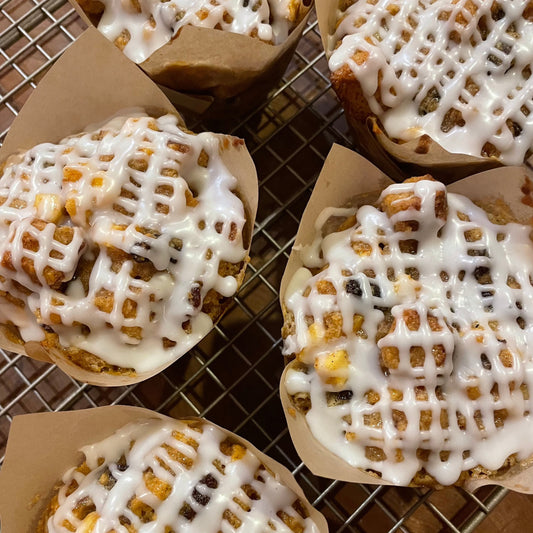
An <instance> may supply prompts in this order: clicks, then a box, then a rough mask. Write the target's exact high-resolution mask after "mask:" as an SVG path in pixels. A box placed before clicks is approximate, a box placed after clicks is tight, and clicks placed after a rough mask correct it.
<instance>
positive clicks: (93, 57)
mask: <svg viewBox="0 0 533 533" xmlns="http://www.w3.org/2000/svg"><path fill="white" fill-rule="evenodd" d="M131 110H137V111H138V110H144V111H145V112H146V113H147V114H149V115H152V116H155V117H158V116H161V115H163V114H166V113H172V114H174V115H177V116H178V117H179V119H180V122H181V123H182V124H184V123H183V120H182V118H181V117H180V115H179V113H178V112H177V111H176V109H175V108H174V106H173V105H172V104H171V103H170V101H169V100H168V98H167V97H166V96H165V95H164V94H163V93H162V91H161V90H160V89H159V88H158V87H157V85H156V84H155V83H154V82H153V81H151V80H150V79H149V78H148V77H147V76H146V75H145V74H144V73H143V72H142V71H141V70H140V69H139V68H137V66H136V65H135V64H133V63H132V62H131V61H130V60H129V59H127V58H126V57H125V56H124V55H123V54H122V53H121V52H120V51H119V50H118V48H116V47H115V46H114V45H113V44H112V43H110V42H109V41H107V39H105V38H104V37H103V36H102V35H101V34H100V33H99V32H98V31H97V30H96V29H95V28H89V29H87V30H86V31H85V32H84V34H83V35H81V36H80V38H79V39H78V40H77V41H76V42H75V43H73V44H72V45H71V46H70V47H69V48H68V49H67V50H66V52H65V53H64V54H63V55H62V56H61V58H60V59H59V60H58V61H57V62H56V63H55V65H54V66H53V67H52V68H51V69H50V71H49V72H48V73H47V74H46V76H45V77H44V78H43V80H42V81H41V82H40V83H39V85H38V87H37V89H35V91H34V92H33V93H32V95H31V96H30V98H29V99H28V101H27V103H26V104H25V105H24V107H23V108H22V110H21V111H20V113H19V115H18V116H17V118H16V119H15V121H14V122H13V124H12V125H11V128H10V130H9V133H8V135H7V137H6V139H5V142H4V144H3V145H2V147H1V148H0V162H2V161H4V160H5V159H6V158H7V157H8V156H9V155H10V154H12V153H15V152H17V151H19V150H27V149H29V148H31V147H32V146H35V145H37V144H39V143H42V142H52V143H54V142H58V141H60V140H61V139H63V138H64V137H66V136H68V135H72V134H75V133H79V132H82V131H84V130H85V128H86V127H87V126H88V125H89V124H97V123H104V122H105V121H106V120H107V119H109V118H111V117H112V116H113V115H117V114H121V112H122V114H124V113H127V111H131ZM223 138H226V139H229V140H232V139H235V142H227V143H224V150H223V151H222V154H221V155H222V159H223V161H224V163H225V164H226V166H227V167H228V169H229V171H230V172H231V173H232V174H233V175H234V176H235V177H236V179H237V182H238V187H237V189H238V191H239V194H240V198H241V200H242V202H243V204H244V208H245V213H246V220H247V222H246V226H245V228H244V235H243V237H244V246H245V248H246V250H247V253H249V251H250V245H251V238H252V231H253V226H254V220H255V215H256V211H257V202H258V185H257V173H256V170H255V166H254V163H253V161H252V158H251V157H250V154H249V153H248V150H247V149H246V147H245V146H244V143H243V142H241V141H240V140H237V139H236V138H234V137H224V136H221V139H223ZM243 276H244V268H243V270H242V272H241V274H240V277H241V281H242V277H243ZM176 327H180V326H179V325H177V326H176ZM0 347H2V348H5V349H7V350H10V351H13V352H15V353H20V354H24V355H29V356H30V357H32V358H34V359H38V360H41V361H51V362H54V363H56V364H57V365H58V366H59V367H60V368H61V369H62V370H63V371H64V372H65V373H67V374H69V375H70V376H72V377H73V378H75V379H78V380H80V381H84V382H87V383H91V384H94V385H101V386H121V385H128V384H131V383H136V382H139V381H142V380H145V379H148V378H150V377H152V376H154V375H155V374H157V373H158V372H161V371H162V370H163V369H164V368H166V367H167V366H169V365H170V364H172V363H173V362H174V361H175V360H177V359H178V358H179V357H181V356H182V355H185V354H182V355H180V356H179V357H176V358H175V359H174V360H171V361H168V362H166V363H165V364H163V365H161V366H160V367H158V368H154V369H153V370H151V371H149V372H143V373H138V374H136V375H112V374H104V373H102V374H99V373H94V372H90V371H88V370H84V369H83V368H81V367H79V366H77V365H75V364H73V363H72V362H70V361H69V360H67V359H66V358H65V357H64V356H63V355H62V354H61V353H60V352H59V351H57V352H56V351H55V350H45V349H44V348H43V347H42V346H41V345H40V344H39V343H38V342H29V343H27V344H26V345H24V343H21V341H20V337H17V335H16V330H14V328H13V327H6V325H4V326H3V327H2V328H0ZM146 356H147V357H149V356H150V354H149V353H147V354H146Z"/></svg>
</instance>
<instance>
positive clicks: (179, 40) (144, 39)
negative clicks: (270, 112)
mask: <svg viewBox="0 0 533 533" xmlns="http://www.w3.org/2000/svg"><path fill="white" fill-rule="evenodd" d="M305 1H306V0H253V1H250V2H248V0H246V1H245V2H228V1H222V2H218V1H209V0H195V1H193V2H183V1H182V0H170V1H168V2H160V1H152V0H142V1H138V0H132V1H129V0H128V1H126V2H122V1H120V0H103V1H100V0H71V2H72V3H73V5H74V7H75V8H76V9H77V10H78V12H80V14H81V15H82V16H83V17H84V18H85V19H87V20H88V21H89V22H91V23H92V24H93V25H94V26H96V27H97V28H98V30H99V31H100V32H101V33H102V34H103V35H104V36H105V37H106V38H107V39H109V40H110V41H111V42H113V43H114V44H115V45H116V46H117V47H118V48H120V49H121V50H122V51H123V52H124V54H125V55H126V56H127V57H129V58H130V59H131V60H132V61H134V62H135V63H138V64H139V65H140V66H141V68H142V69H143V70H144V71H145V72H146V73H147V74H148V76H150V78H151V79H152V80H154V81H155V82H157V83H159V84H161V85H163V86H165V87H167V88H169V89H172V90H174V91H179V92H180V93H183V92H185V93H186V94H187V95H188V96H189V97H193V100H192V101H191V99H190V98H185V97H184V96H183V94H174V93H171V96H172V98H173V101H174V103H175V104H176V106H178V107H180V108H182V109H186V110H191V111H192V112H193V113H204V111H201V110H202V109H203V110H205V108H206V107H208V108H209V112H208V113H205V115H206V116H207V117H208V118H210V119H214V118H228V117H233V116H235V114H238V115H242V114H244V113H247V112H250V111H252V110H253V109H256V108H257V105H258V102H260V101H261V100H262V99H264V98H265V97H266V95H267V93H268V91H269V90H270V89H271V88H272V87H273V86H274V85H275V84H276V83H277V81H278V80H279V79H280V78H281V76H282V75H283V72H284V71H285V69H286V68H287V65H288V64H289V61H290V59H291V57H292V55H293V52H294V49H295V48H296V45H297V43H298V40H299V38H300V35H301V33H302V31H303V29H304V25H305V24H303V23H302V24H300V22H302V21H303V19H304V18H305V15H306V14H307V12H308V11H309V5H308V4H307V5H306V4H305ZM218 30H222V31H218ZM244 50H246V53H243V51H244Z"/></svg>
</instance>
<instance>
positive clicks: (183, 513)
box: [47, 420, 318, 533]
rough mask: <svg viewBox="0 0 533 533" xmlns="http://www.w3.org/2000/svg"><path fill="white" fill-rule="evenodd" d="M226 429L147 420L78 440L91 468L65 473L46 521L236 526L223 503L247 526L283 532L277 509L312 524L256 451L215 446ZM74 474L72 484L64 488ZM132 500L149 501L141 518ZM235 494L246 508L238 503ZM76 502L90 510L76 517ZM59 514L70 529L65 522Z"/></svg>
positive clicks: (97, 532)
mask: <svg viewBox="0 0 533 533" xmlns="http://www.w3.org/2000/svg"><path fill="white" fill-rule="evenodd" d="M176 436H178V438H176ZM227 437H228V435H227V434H226V433H224V432H223V431H221V430H220V429H218V428H216V427H215V426H212V425H211V424H207V423H205V424H201V425H198V424H197V425H195V426H194V427H191V426H189V425H188V424H186V423H184V422H181V421H175V422H167V421H161V420H146V421H143V422H137V423H132V424H128V425H127V426H124V427H123V428H121V429H120V430H118V431H117V432H116V433H115V434H113V435H112V436H111V437H108V438H107V439H105V440H103V441H101V442H98V443H96V444H92V445H89V446H85V447H84V448H83V449H82V450H81V451H82V452H83V453H84V455H85V458H86V459H85V462H86V464H87V467H88V468H89V470H90V471H89V472H86V471H85V470H84V469H78V468H73V469H71V470H69V471H68V472H66V473H65V475H64V476H63V478H62V481H63V483H64V485H63V486H62V487H61V488H60V490H59V493H58V504H59V507H58V509H57V510H56V511H55V512H54V513H53V515H52V516H51V517H50V518H49V519H48V522H47V526H48V533H62V532H67V531H76V532H78V533H81V532H83V533H86V532H87V533H89V532H91V533H107V532H109V531H114V532H116V533H127V531H132V530H133V531H136V532H137V533H148V532H149V533H166V532H167V531H183V532H187V531H190V532H193V531H197V532H201V533H218V532H223V533H226V532H230V531H235V530H234V529H233V527H232V526H231V525H230V522H229V521H228V518H227V513H228V511H229V512H231V513H232V514H233V515H234V516H235V517H236V518H237V519H238V520H239V521H240V522H241V525H240V526H239V530H242V531H246V533H254V532H255V533H262V532H263V531H266V530H269V531H270V529H275V530H276V531H280V532H283V533H290V532H291V529H290V528H289V527H288V526H287V525H286V524H285V523H284V522H283V520H282V518H283V513H286V515H288V516H289V517H291V518H292V519H294V520H295V521H297V522H299V524H300V526H301V527H302V528H303V529H302V531H305V533H315V532H318V528H317V526H316V524H315V523H314V522H313V521H312V520H311V518H309V517H308V518H303V517H301V516H300V515H299V514H298V513H297V512H296V511H295V509H294V508H293V507H292V504H293V503H294V502H295V501H296V500H297V499H298V497H297V495H296V494H295V493H294V492H293V491H292V490H290V489H289V488H288V487H286V486H285V485H283V484H282V483H281V482H280V480H279V478H278V475H277V474H273V473H271V472H269V471H268V470H266V469H264V468H263V467H262V463H261V462H260V461H259V459H258V458H257V457H256V456H255V455H253V454H252V453H251V452H250V451H249V450H247V449H244V448H243V447H242V446H241V447H240V451H239V453H238V454H237V456H235V457H232V455H226V454H225V453H223V452H222V451H221V443H222V442H223V441H224V440H225V439H227ZM178 454H180V455H178ZM162 463H164V464H162ZM215 463H217V464H216V465H215ZM217 467H218V468H217ZM221 470H222V471H223V473H222V472H221ZM147 473H148V475H149V476H150V477H152V474H153V476H155V477H156V478H157V479H158V484H153V485H152V486H155V487H156V490H155V492H159V496H158V495H157V494H155V493H154V490H153V489H152V490H151V488H150V487H151V485H150V483H148V482H147V481H146V476H147ZM73 481H75V483H76V484H77V488H76V489H75V490H74V491H73V492H71V494H68V492H69V487H70V485H71V483H72V482H73ZM165 484H166V486H165ZM163 495H166V497H163ZM132 500H133V501H135V502H136V505H137V506H138V505H139V502H141V503H142V504H144V505H147V506H149V507H151V508H152V510H153V512H154V515H153V519H151V520H146V519H145V520H141V519H140V517H139V516H138V515H137V514H135V513H134V512H133V510H132V508H131V507H133V505H132V506H129V505H128V504H129V502H130V501H132ZM236 500H238V501H240V502H241V503H242V504H243V506H245V507H248V508H249V509H248V510H247V511H245V510H244V509H243V508H242V507H241V506H240V505H239V503H238V502H237V501H236ZM80 502H82V503H83V504H84V505H85V506H87V505H89V504H90V503H89V502H92V504H93V505H94V510H93V511H92V512H91V514H89V515H88V516H84V517H83V518H81V519H80V518H79V517H78V516H76V512H75V509H76V506H77V505H78V504H79V503H80ZM85 514H86V513H85ZM280 514H281V515H282V516H281V518H280ZM66 522H68V523H70V525H72V526H73V527H74V528H75V529H69V528H68V527H66ZM126 524H127V525H128V528H126V527H125V525H126ZM269 524H272V525H273V526H274V527H272V528H270V525H269ZM130 528H133V529H130ZM166 528H168V529H166ZM299 531H300V530H299Z"/></svg>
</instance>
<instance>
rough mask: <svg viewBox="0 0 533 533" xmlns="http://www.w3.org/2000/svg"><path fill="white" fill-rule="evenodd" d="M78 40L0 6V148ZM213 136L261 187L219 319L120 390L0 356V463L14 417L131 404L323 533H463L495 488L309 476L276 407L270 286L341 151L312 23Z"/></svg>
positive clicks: (41, 13) (497, 492)
mask: <svg viewBox="0 0 533 533" xmlns="http://www.w3.org/2000/svg"><path fill="white" fill-rule="evenodd" d="M83 30H84V24H83V22H81V20H80V19H79V18H78V16H77V15H76V14H75V12H74V11H73V9H72V8H71V7H70V5H69V4H66V3H65V0H46V1H44V2H43V1H39V0H0V142H1V141H2V140H3V138H4V136H5V134H6V132H7V129H8V128H9V125H10V124H11V122H12V121H13V119H14V118H15V116H16V115H17V113H18V111H19V110H20V109H21V107H22V105H23V104H24V102H25V101H26V99H27V98H28V96H29V95H30V94H31V91H32V90H33V89H34V88H35V87H36V85H37V83H38V82H39V79H40V78H41V77H42V76H43V74H44V73H45V72H46V70H47V69H48V68H49V66H50V65H51V64H52V63H53V62H54V60H55V59H57V57H58V56H59V55H60V54H61V52H62V51H63V50H64V49H65V48H66V47H67V46H68V45H69V44H70V43H71V42H72V41H73V40H74V39H75V38H76V37H77V36H78V35H80V34H81V32H82V31H83ZM202 127H203V125H202V124H197V125H195V126H194V128H195V129H198V128H202ZM224 130H225V133H232V134H234V135H238V136H240V137H243V138H244V139H246V143H247V145H248V148H249V150H250V152H251V153H252V156H253V158H254V160H255V163H256V166H257V170H258V174H259V183H260V202H259V211H258V216H257V221H256V226H255V231H254V240H253V244H252V251H251V256H252V261H251V264H250V266H249V268H248V274H247V277H246V280H245V283H244V285H243V287H242V289H241V291H240V293H239V296H238V297H237V298H235V300H234V303H233V304H232V306H231V308H230V309H229V311H228V312H227V314H226V315H225V316H224V318H223V319H222V320H221V322H220V323H219V324H218V326H217V327H216V328H215V329H214V330H213V331H212V332H211V333H210V334H209V335H208V336H207V337H206V338H205V339H204V340H203V341H202V342H201V343H200V344H199V345H198V346H197V347H196V348H194V349H193V350H192V351H191V352H190V354H189V355H187V356H185V357H183V358H182V359H180V360H179V361H178V362H177V363H175V364H174V365H172V366H171V367H169V368H168V369H167V370H165V371H164V372H163V373H162V374H160V375H158V376H156V377H154V378H152V379H150V380H148V381H146V382H144V383H141V384H138V385H134V386H130V387H121V388H98V387H92V386H89V385H86V384H81V383H78V382H76V381H74V380H73V379H71V378H69V377H68V376H66V375H64V374H63V373H62V372H61V371H60V370H58V369H57V368H56V367H55V366H51V365H48V364H44V363H39V362H36V361H33V360H31V359H29V358H26V357H22V356H17V355H13V354H10V353H4V352H1V351H0V461H1V459H2V458H3V454H4V451H5V444H6V440H7V435H8V431H9V426H10V423H11V420H12V418H13V417H14V416H15V415H18V414H22V413H29V412H39V411H59V410H66V409H82V408H88V407H96V406H101V405H110V404H119V403H120V404H129V405H138V406H144V407H147V408H150V409H155V410H157V411H161V412H163V413H165V414H169V415H171V416H183V415H199V416H205V417H208V418H209V419H211V420H212V421H213V422H216V423H218V424H220V425H223V426H225V427H227V428H228V429H231V430H232V431H235V432H237V433H239V434H240V435H242V436H243V437H245V438H247V439H249V440H250V441H252V442H253V443H254V444H255V445H256V446H257V447H258V448H261V449H263V450H264V451H265V452H267V453H268V454H270V455H271V456H273V457H274V458H276V459H277V460H279V461H280V462H282V463H284V464H285V465H286V466H288V467H289V468H290V469H291V470H292V471H293V473H294V475H295V476H296V478H297V480H298V482H299V483H300V485H301V486H302V487H303V489H304V491H305V493H306V494H307V496H308V498H309V500H310V501H311V502H313V504H314V505H315V506H316V507H317V508H318V509H319V510H320V511H322V512H323V513H324V514H325V515H326V517H327V519H328V522H329V524H330V531H331V532H332V533H333V532H335V531H337V532H373V533H381V532H383V533H386V532H388V533H392V532H395V531H403V532H410V533H418V532H421V533H423V532H427V531H435V532H437V531H452V532H465V533H470V532H472V531H474V530H475V528H476V527H477V525H479V523H480V522H481V521H482V520H483V519H484V518H485V517H486V515H487V514H488V513H490V511H491V510H492V509H493V508H494V507H495V506H496V505H497V504H498V503H499V502H500V501H501V500H502V498H504V496H505V495H506V491H505V490H503V489H501V488H494V487H486V488H483V489H481V490H479V491H477V492H476V493H475V494H471V493H469V492H467V491H465V490H462V489H456V488H450V489H446V490H444V491H436V492H434V491H430V490H414V489H398V488H393V487H384V486H382V487H377V488H376V487H374V486H367V485H355V484H350V483H343V482H339V481H331V480H327V479H323V478H318V477H315V476H314V475H313V474H311V472H310V471H309V470H308V469H307V468H306V467H305V466H304V465H303V464H302V463H301V461H300V460H299V458H298V456H297V455H296V453H295V451H294V448H293V446H292V443H291V439H290V436H289V433H288V431H287V428H286V424H285V420H284V416H283V412H282V409H281V405H280V401H279V397H278V382H279V378H280V375H281V371H282V366H283V361H282V356H281V353H280V343H281V340H280V328H281V322H282V318H281V313H280V309H279V305H278V288H279V284H280V280H281V275H282V273H283V270H284V268H285V263H286V261H287V259H288V254H289V252H290V249H291V246H292V244H293V240H294V235H295V233H296V230H297V227H298V223H299V220H300V217H301V214H302V212H303V209H304V207H305V205H306V203H307V200H308V198H309V195H310V193H311V190H312V187H313V184H314V181H315V179H316V177H317V175H318V173H319V171H320V169H321V167H322V164H323V162H324V159H325V157H326V155H327V153H328V151H329V149H330V147H331V144H332V143H333V142H338V143H340V144H344V145H347V146H350V144H351V143H350V139H349V136H348V129H347V126H346V124H345V120H344V117H343V113H342V109H341V108H340V106H339V105H338V103H337V100H336V98H335V96H334V94H333V93H332V91H331V89H330V85H329V82H328V74H327V63H326V60H325V58H324V53H323V51H322V47H321V43H320V37H319V34H318V28H317V25H316V22H315V21H314V19H312V20H311V21H310V22H309V24H308V27H307V28H306V31H305V34H304V37H303V39H302V41H301V43H300V45H299V47H298V50H297V53H296V55H295V57H294V59H293V61H292V63H291V65H290V67H289V69H288V71H287V73H286V75H285V77H284V79H283V81H282V83H281V84H280V86H279V87H278V89H277V90H276V91H275V92H274V94H273V95H272V96H271V97H270V99H269V100H268V102H265V103H264V104H260V106H259V107H258V109H257V110H256V111H255V112H254V113H253V114H251V115H249V116H248V117H245V118H244V119H235V120H234V121H233V123H229V124H228V123H226V124H225V125H224ZM0 497H1V495H0Z"/></svg>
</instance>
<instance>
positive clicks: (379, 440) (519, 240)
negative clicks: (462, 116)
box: [282, 176, 533, 486]
mask: <svg viewBox="0 0 533 533" xmlns="http://www.w3.org/2000/svg"><path fill="white" fill-rule="evenodd" d="M530 232H531V228H530V227H529V226H525V225H521V224H518V223H516V222H515V218H514V215H513V213H512V212H511V211H510V209H509V207H508V206H507V204H505V203H503V201H501V200H498V199H495V200H493V201H490V202H486V203H484V204H483V206H478V205H475V204H474V203H473V202H471V201H470V200H469V199H468V198H466V197H464V196H461V195H458V194H452V193H449V192H447V190H446V187H445V186H444V185H443V184H441V183H439V182H437V181H434V180H432V179H431V178H430V177H429V176H424V177H421V178H412V179H410V180H407V181H406V182H404V183H401V184H395V185H391V186H389V187H387V188H386V189H385V190H384V191H383V192H382V193H381V196H380V197H379V200H378V201H377V204H375V205H364V206H362V207H360V208H359V209H358V210H357V212H356V213H355V214H354V215H353V216H350V217H348V218H346V220H344V221H343V222H342V224H341V225H340V226H338V224H336V225H335V229H334V230H328V231H325V234H322V233H320V234H319V235H318V237H317V239H316V240H315V242H314V243H313V244H312V245H310V246H309V247H307V248H304V249H303V250H302V252H301V255H302V258H303V262H304V268H301V269H300V270H298V271H297V272H296V273H295V274H294V276H293V278H292V280H291V281H290V283H289V285H288V287H287V290H286V292H285V295H284V296H283V302H282V304H283V310H284V316H285V324H284V329H283V337H284V349H283V351H284V354H285V355H286V356H287V357H288V358H289V359H290V360H291V361H292V362H291V363H290V365H289V369H288V370H287V371H286V373H285V379H284V382H283V383H282V387H284V389H285V390H286V391H287V393H288V395H289V397H290V402H291V406H290V409H295V410H296V411H297V412H299V413H300V414H301V415H302V416H303V417H304V419H305V423H306V424H307V427H308V428H309V430H310V432H311V433H312V435H313V437H314V440H315V444H314V446H318V449H321V447H322V446H323V447H324V448H325V449H326V450H327V451H329V452H331V453H332V454H333V455H334V456H336V458H337V460H338V462H339V463H340V464H345V465H346V467H357V468H359V469H361V470H363V471H366V472H368V473H371V474H373V475H374V476H376V477H379V478H381V479H382V480H384V481H388V482H392V483H395V484H399V485H409V484H411V485H423V486H443V485H451V484H462V483H464V482H465V481H466V480H469V479H472V478H476V477H478V478H479V477H490V476H499V475H502V474H503V473H505V472H506V471H508V470H509V468H510V467H512V466H514V465H520V466H521V467H523V466H525V465H527V464H528V461H529V459H530V457H531V456H532V454H533V446H532V445H531V439H530V438H529V436H531V435H533V421H532V420H531V414H530V413H531V399H530V391H531V390H532V387H533V383H532V381H531V368H532V367H531V357H530V349H529V348H528V346H529V338H530V331H531V324H532V323H533V306H532V301H533V300H532V297H533V270H532V266H531V265H533V262H532V261H533V245H532V242H531V240H530ZM290 409H289V411H290ZM288 414H289V415H290V412H289V413H288Z"/></svg>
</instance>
